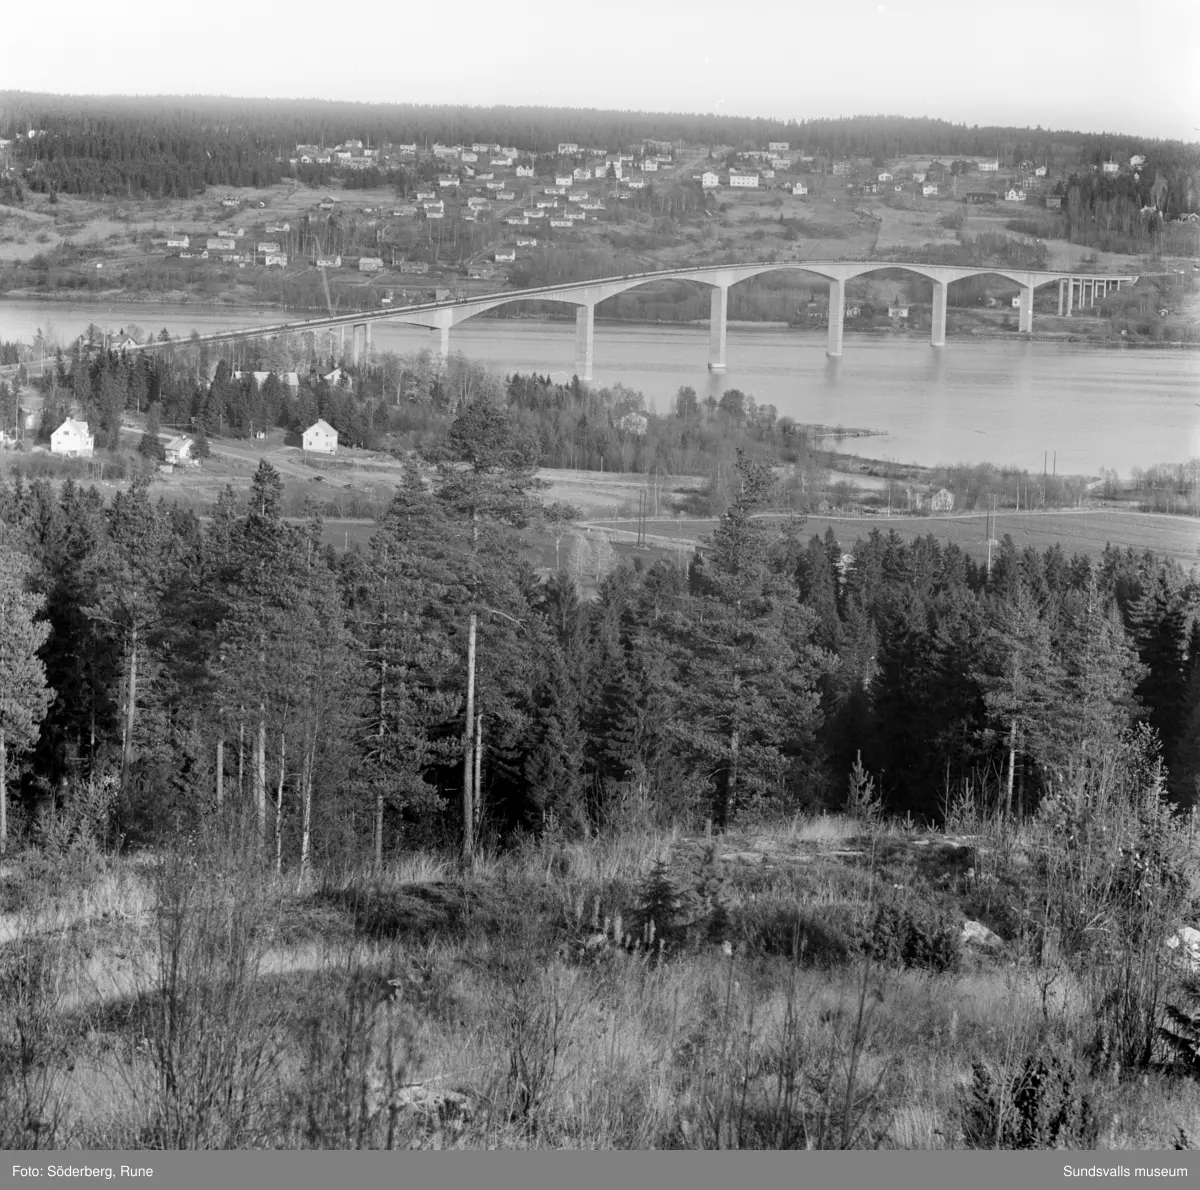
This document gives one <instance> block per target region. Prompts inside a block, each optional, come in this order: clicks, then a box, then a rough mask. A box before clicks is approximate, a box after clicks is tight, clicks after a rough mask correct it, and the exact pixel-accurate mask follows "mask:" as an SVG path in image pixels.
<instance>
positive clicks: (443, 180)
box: [437, 174, 458, 189]
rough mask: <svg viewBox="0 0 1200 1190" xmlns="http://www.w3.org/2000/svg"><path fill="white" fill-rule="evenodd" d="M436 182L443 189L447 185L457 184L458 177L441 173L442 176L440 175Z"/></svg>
mask: <svg viewBox="0 0 1200 1190" xmlns="http://www.w3.org/2000/svg"><path fill="white" fill-rule="evenodd" d="M437 184H438V186H440V187H442V188H443V189H445V188H446V187H448V186H457V185H458V179H457V178H455V177H452V176H451V175H449V174H443V175H442V176H440V177H439V178H438V181H437Z"/></svg>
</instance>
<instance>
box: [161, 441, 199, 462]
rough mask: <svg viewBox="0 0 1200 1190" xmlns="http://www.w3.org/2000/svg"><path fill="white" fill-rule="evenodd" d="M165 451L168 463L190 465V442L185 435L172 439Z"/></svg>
mask: <svg viewBox="0 0 1200 1190" xmlns="http://www.w3.org/2000/svg"><path fill="white" fill-rule="evenodd" d="M165 449H166V452H167V462H168V463H190V462H191V460H192V440H191V439H190V438H189V437H188V436H187V435H186V434H180V435H179V437H178V438H172V439H171V440H170V441H169V442H168V443H167V445H166V448H165Z"/></svg>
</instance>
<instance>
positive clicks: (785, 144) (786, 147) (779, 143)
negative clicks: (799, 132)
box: [767, 140, 792, 153]
mask: <svg viewBox="0 0 1200 1190" xmlns="http://www.w3.org/2000/svg"><path fill="white" fill-rule="evenodd" d="M791 147H792V146H791V142H790V141H786V140H771V141H767V149H768V150H769V151H770V152H772V153H788V152H790V151H791Z"/></svg>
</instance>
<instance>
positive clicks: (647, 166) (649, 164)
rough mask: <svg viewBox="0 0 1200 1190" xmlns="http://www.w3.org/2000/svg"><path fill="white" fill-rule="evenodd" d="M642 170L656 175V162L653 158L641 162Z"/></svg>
mask: <svg viewBox="0 0 1200 1190" xmlns="http://www.w3.org/2000/svg"><path fill="white" fill-rule="evenodd" d="M642 169H643V170H644V171H645V172H646V173H648V174H654V173H658V162H657V161H655V160H654V159H653V158H647V159H646V160H645V161H643V162H642Z"/></svg>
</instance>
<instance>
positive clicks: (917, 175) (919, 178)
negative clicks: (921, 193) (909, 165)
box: [913, 169, 929, 182]
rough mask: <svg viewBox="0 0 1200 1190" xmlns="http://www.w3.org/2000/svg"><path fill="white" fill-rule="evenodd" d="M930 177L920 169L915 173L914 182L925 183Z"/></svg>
mask: <svg viewBox="0 0 1200 1190" xmlns="http://www.w3.org/2000/svg"><path fill="white" fill-rule="evenodd" d="M928 176H929V175H928V174H926V172H925V171H924V170H923V169H918V170H914V171H913V181H914V182H923V181H925V179H926V178H927V177H928Z"/></svg>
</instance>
